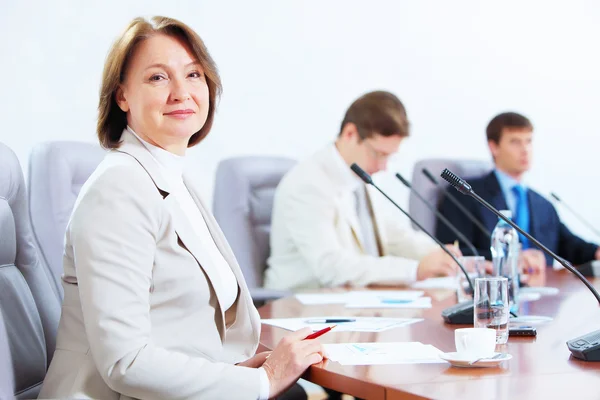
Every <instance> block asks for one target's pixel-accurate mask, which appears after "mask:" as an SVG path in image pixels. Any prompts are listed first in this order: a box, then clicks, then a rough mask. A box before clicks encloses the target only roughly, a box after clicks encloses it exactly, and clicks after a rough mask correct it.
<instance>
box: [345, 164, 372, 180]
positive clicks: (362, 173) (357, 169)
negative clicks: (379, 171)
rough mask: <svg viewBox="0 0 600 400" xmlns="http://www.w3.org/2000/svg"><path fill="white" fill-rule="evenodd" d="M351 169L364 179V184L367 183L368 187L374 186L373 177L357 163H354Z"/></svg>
mask: <svg viewBox="0 0 600 400" xmlns="http://www.w3.org/2000/svg"><path fill="white" fill-rule="evenodd" d="M350 169H351V170H352V171H353V172H354V173H355V174H356V175H358V177H359V178H360V179H362V180H363V182H364V183H366V184H367V185H372V184H373V179H372V178H371V175H369V174H367V173H366V172H365V171H363V169H362V168H361V167H359V166H358V165H357V164H356V163H352V165H351V166H350Z"/></svg>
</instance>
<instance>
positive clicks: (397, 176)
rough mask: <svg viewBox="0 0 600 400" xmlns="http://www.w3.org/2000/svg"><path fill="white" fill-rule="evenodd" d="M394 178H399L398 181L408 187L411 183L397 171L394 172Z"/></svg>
mask: <svg viewBox="0 0 600 400" xmlns="http://www.w3.org/2000/svg"><path fill="white" fill-rule="evenodd" d="M396 178H398V179H400V182H402V183H403V184H404V186H406V187H407V188H409V189H410V187H411V184H410V182H409V181H407V180H406V179H404V177H403V176H402V175H400V174H399V173H396Z"/></svg>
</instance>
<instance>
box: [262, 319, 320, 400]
mask: <svg viewBox="0 0 600 400" xmlns="http://www.w3.org/2000/svg"><path fill="white" fill-rule="evenodd" d="M311 333H312V330H311V329H310V328H304V329H301V330H299V331H296V332H294V333H292V334H291V335H289V336H286V337H285V338H283V339H281V341H280V342H279V343H278V344H277V347H275V350H273V352H272V353H271V355H270V356H269V357H268V359H267V360H266V361H265V363H264V364H263V365H262V366H263V368H264V369H265V371H266V372H267V376H268V377H269V384H270V391H269V395H270V396H271V397H275V396H278V395H280V394H281V393H283V392H284V391H285V390H286V389H288V388H289V387H290V386H292V385H293V384H294V383H295V382H296V381H297V380H298V378H300V376H301V375H302V374H303V373H304V371H306V369H307V368H308V367H310V366H311V365H312V364H317V363H320V362H321V361H322V360H323V347H322V346H321V343H319V342H318V341H316V340H314V339H309V340H304V338H305V337H306V336H308V335H310V334H311Z"/></svg>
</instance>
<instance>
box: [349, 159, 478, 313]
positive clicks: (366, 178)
mask: <svg viewBox="0 0 600 400" xmlns="http://www.w3.org/2000/svg"><path fill="white" fill-rule="evenodd" d="M350 169H352V171H353V172H354V173H355V174H356V175H358V177H359V178H360V179H362V181H363V182H364V183H366V184H367V185H371V186H373V187H374V188H375V189H377V190H378V191H379V193H381V194H382V195H384V196H385V198H386V199H388V200H389V201H390V202H391V203H392V204H393V205H395V206H396V208H397V209H398V210H400V211H402V213H403V214H404V215H406V217H407V218H408V219H409V220H410V221H411V222H412V223H414V224H415V225H416V226H417V227H418V228H419V229H420V230H421V231H423V232H425V234H426V235H427V236H429V237H430V238H431V239H433V241H434V242H436V243H437V244H438V245H439V246H440V247H441V248H442V250H444V251H445V252H446V254H448V255H449V256H450V257H452V259H453V260H454V262H455V263H456V265H458V267H459V268H460V269H461V271H462V272H463V274H465V277H466V278H467V282H469V287H470V288H471V291H472V292H471V293H474V289H473V282H471V278H470V277H469V274H468V273H467V271H466V270H465V267H463V266H462V264H461V263H460V262H459V261H458V259H457V258H456V257H455V256H454V254H452V253H451V252H450V251H449V250H448V249H447V248H446V246H444V244H443V243H442V242H440V241H439V240H438V239H437V238H436V237H435V236H433V235H432V234H430V233H429V232H427V231H426V230H425V228H423V227H422V226H421V224H419V223H418V222H417V221H416V220H415V219H414V218H413V217H411V216H410V214H408V213H407V212H406V211H404V209H403V208H402V207H400V206H399V205H398V204H396V202H395V201H394V200H392V199H391V198H390V196H388V195H387V194H386V193H385V192H384V191H383V190H381V189H380V188H379V186H377V185H376V184H375V183H374V182H373V179H372V178H371V175H369V174H367V173H366V172H365V171H363V169H362V168H361V167H359V166H358V165H357V164H356V163H353V164H352V165H351V166H350ZM471 303H472V302H471Z"/></svg>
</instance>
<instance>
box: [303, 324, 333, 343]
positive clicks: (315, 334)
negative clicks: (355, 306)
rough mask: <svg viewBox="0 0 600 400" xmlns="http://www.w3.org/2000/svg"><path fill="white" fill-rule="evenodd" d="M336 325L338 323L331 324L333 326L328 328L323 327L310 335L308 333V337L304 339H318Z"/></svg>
mask: <svg viewBox="0 0 600 400" xmlns="http://www.w3.org/2000/svg"><path fill="white" fill-rule="evenodd" d="M335 327H336V325H331V326H328V327H327V328H323V329H321V330H320V331H316V332H315V333H311V334H310V335H308V336H307V337H305V338H304V339H303V340H307V339H316V338H318V337H319V336H321V335H324V334H326V333H327V332H329V331H330V330H332V329H333V328H335Z"/></svg>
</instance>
